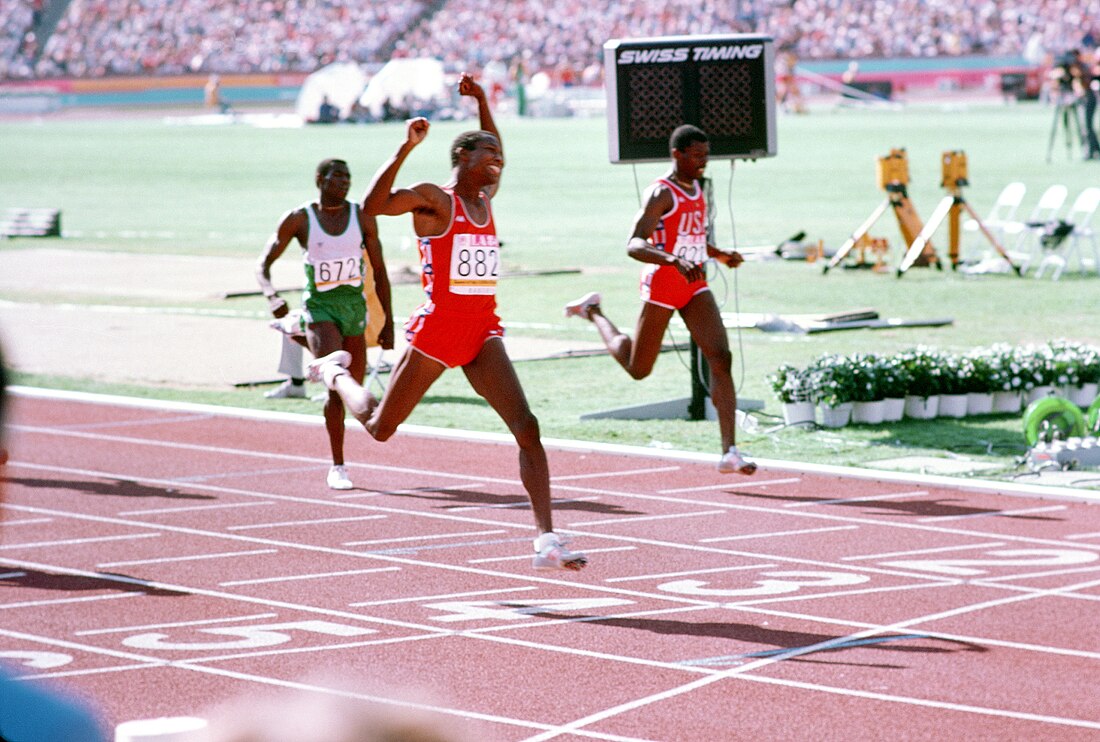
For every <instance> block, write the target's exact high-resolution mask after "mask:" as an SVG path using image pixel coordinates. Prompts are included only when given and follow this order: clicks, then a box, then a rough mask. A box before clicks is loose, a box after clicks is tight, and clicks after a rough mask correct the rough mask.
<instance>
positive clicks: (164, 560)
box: [95, 549, 279, 569]
mask: <svg viewBox="0 0 1100 742" xmlns="http://www.w3.org/2000/svg"><path fill="white" fill-rule="evenodd" d="M278 553H279V550H278V549H253V550H251V551H223V552H218V553H216V554H189V555H187V556H174V557H157V558H156V559H134V560H132V561H125V562H100V563H99V564H97V565H95V566H96V567H98V568H99V569H105V568H107V567H132V566H134V565H135V564H168V563H170V562H196V561H200V560H202V559H232V558H234V557H242V556H257V555H260V554H278Z"/></svg>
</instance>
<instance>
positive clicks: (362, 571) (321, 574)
mask: <svg viewBox="0 0 1100 742" xmlns="http://www.w3.org/2000/svg"><path fill="white" fill-rule="evenodd" d="M400 571H401V567H375V568H374V569H348V570H344V571H343V572H317V573H315V574H311V575H285V576H283V577H261V578H258V579H255V580H230V581H229V582H219V583H218V587H236V586H238V585H262V584H264V583H265V582H291V581H293V580H319V579H325V578H327V577H347V576H349V575H369V574H373V573H375V572H400Z"/></svg>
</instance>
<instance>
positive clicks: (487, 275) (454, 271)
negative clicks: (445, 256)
mask: <svg viewBox="0 0 1100 742" xmlns="http://www.w3.org/2000/svg"><path fill="white" fill-rule="evenodd" d="M453 245H454V247H453V248H452V249H451V277H450V278H451V293H452V294H466V295H475V296H484V295H492V294H495V293H496V292H497V278H498V277H499V275H500V247H499V245H498V244H497V238H496V235H491V234H456V235H455V236H454V242H453Z"/></svg>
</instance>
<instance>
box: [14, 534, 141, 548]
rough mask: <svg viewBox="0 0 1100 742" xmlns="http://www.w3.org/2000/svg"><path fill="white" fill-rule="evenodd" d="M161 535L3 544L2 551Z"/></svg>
mask: <svg viewBox="0 0 1100 742" xmlns="http://www.w3.org/2000/svg"><path fill="white" fill-rule="evenodd" d="M161 535H162V534H159V533H131V534H126V535H121V536H94V537H92V538H70V539H64V540H62V541H35V542H30V543H24V544H3V545H0V549H37V548H41V547H53V546H82V545H84V544H101V543H104V542H106V541H133V540H135V539H139V538H160V537H161Z"/></svg>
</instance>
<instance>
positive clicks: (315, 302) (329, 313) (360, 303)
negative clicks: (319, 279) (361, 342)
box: [302, 286, 367, 338]
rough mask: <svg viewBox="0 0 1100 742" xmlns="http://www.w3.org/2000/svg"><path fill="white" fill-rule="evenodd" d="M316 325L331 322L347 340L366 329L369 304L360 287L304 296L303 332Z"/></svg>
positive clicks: (346, 287)
mask: <svg viewBox="0 0 1100 742" xmlns="http://www.w3.org/2000/svg"><path fill="white" fill-rule="evenodd" d="M316 322H332V323H333V324H335V325H336V328H337V329H338V330H340V334H341V335H343V336H344V337H346V338H349V337H355V336H357V335H362V334H363V333H364V332H365V331H366V329H367V303H366V301H365V300H364V299H363V289H362V287H360V286H339V287H337V288H334V289H333V290H332V291H325V292H318V293H315V294H312V293H310V292H308V291H307V292H306V293H305V294H303V295H302V329H303V330H304V329H306V326H307V325H312V324H314V323H316Z"/></svg>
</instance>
